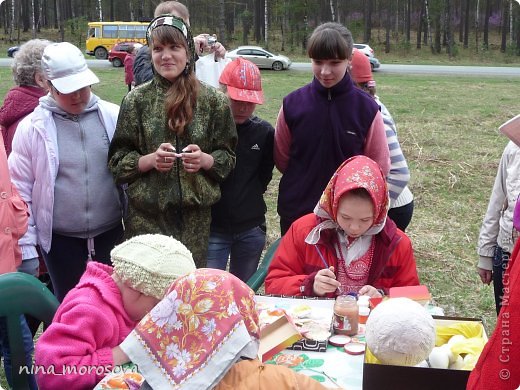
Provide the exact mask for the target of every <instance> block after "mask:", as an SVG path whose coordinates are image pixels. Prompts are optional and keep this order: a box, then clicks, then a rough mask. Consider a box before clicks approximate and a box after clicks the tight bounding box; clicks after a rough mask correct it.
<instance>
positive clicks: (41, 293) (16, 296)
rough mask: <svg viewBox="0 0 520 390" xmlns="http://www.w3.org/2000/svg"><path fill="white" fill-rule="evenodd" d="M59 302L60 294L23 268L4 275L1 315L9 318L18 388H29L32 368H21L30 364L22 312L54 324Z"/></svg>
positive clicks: (0, 286)
mask: <svg viewBox="0 0 520 390" xmlns="http://www.w3.org/2000/svg"><path fill="white" fill-rule="evenodd" d="M58 306H59V302H58V300H57V299H56V297H55V296H54V295H53V294H52V293H51V292H50V291H49V289H48V288H47V287H46V286H45V285H44V284H43V283H42V282H40V281H39V280H38V279H37V278H35V277H34V276H32V275H29V274H26V273H23V272H12V273H7V274H3V275H0V317H5V318H6V322H7V336H8V340H9V347H10V350H11V373H12V378H13V388H14V389H17V390H18V389H29V381H28V372H27V370H20V367H22V366H25V365H26V357H25V350H24V344H23V338H22V330H21V326H20V315H22V314H29V315H31V316H33V317H35V318H37V319H39V320H40V321H42V322H43V323H44V324H50V323H51V322H52V318H53V317H54V313H55V312H56V310H57V309H58ZM29 369H30V367H28V370H29Z"/></svg>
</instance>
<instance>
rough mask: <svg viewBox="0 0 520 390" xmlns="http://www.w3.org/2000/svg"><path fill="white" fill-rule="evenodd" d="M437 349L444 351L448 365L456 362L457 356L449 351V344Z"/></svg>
mask: <svg viewBox="0 0 520 390" xmlns="http://www.w3.org/2000/svg"><path fill="white" fill-rule="evenodd" d="M439 348H442V349H445V350H446V353H447V354H448V359H449V360H450V364H453V363H455V362H456V361H457V356H459V355H455V354H454V353H453V352H452V351H451V346H450V344H442V345H441V346H440V347H439Z"/></svg>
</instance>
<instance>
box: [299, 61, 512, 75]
mask: <svg viewBox="0 0 520 390" xmlns="http://www.w3.org/2000/svg"><path fill="white" fill-rule="evenodd" d="M291 69H292V70H310V69H311V64H310V63H304V62H294V63H293V64H292V66H291ZM374 73H376V74H385V73H394V74H395V73H401V74H442V75H463V76H516V77H520V67H506V66H456V65H399V64H382V65H381V67H380V68H379V69H377V70H376V71H375V72H374Z"/></svg>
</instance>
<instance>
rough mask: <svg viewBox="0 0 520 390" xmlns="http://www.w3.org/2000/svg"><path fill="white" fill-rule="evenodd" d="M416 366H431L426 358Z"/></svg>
mask: <svg viewBox="0 0 520 390" xmlns="http://www.w3.org/2000/svg"><path fill="white" fill-rule="evenodd" d="M415 367H422V368H428V367H430V366H429V365H428V362H427V361H426V360H423V361H422V362H419V364H416V365H415Z"/></svg>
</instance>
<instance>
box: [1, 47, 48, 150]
mask: <svg viewBox="0 0 520 390" xmlns="http://www.w3.org/2000/svg"><path fill="white" fill-rule="evenodd" d="M50 44H51V42H50V41H47V40H44V39H31V40H30V41H27V42H26V43H24V44H23V45H22V46H20V49H19V50H18V51H17V52H16V55H15V56H14V59H13V63H12V65H11V70H12V72H13V80H14V82H15V83H16V87H14V88H11V89H10V90H9V92H7V95H6V96H5V98H4V104H3V105H2V107H0V128H1V129H2V136H3V138H4V145H5V151H6V153H7V157H9V155H10V154H11V144H12V142H13V137H14V133H15V132H16V127H17V126H18V123H20V121H21V120H22V119H23V118H24V117H25V116H26V115H28V114H30V113H31V112H33V110H34V109H35V108H36V106H38V99H40V98H41V97H42V96H45V95H46V94H47V89H48V87H47V82H46V81H45V77H44V76H43V73H42V70H41V58H42V54H43V49H45V47H47V46H48V45H50Z"/></svg>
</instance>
